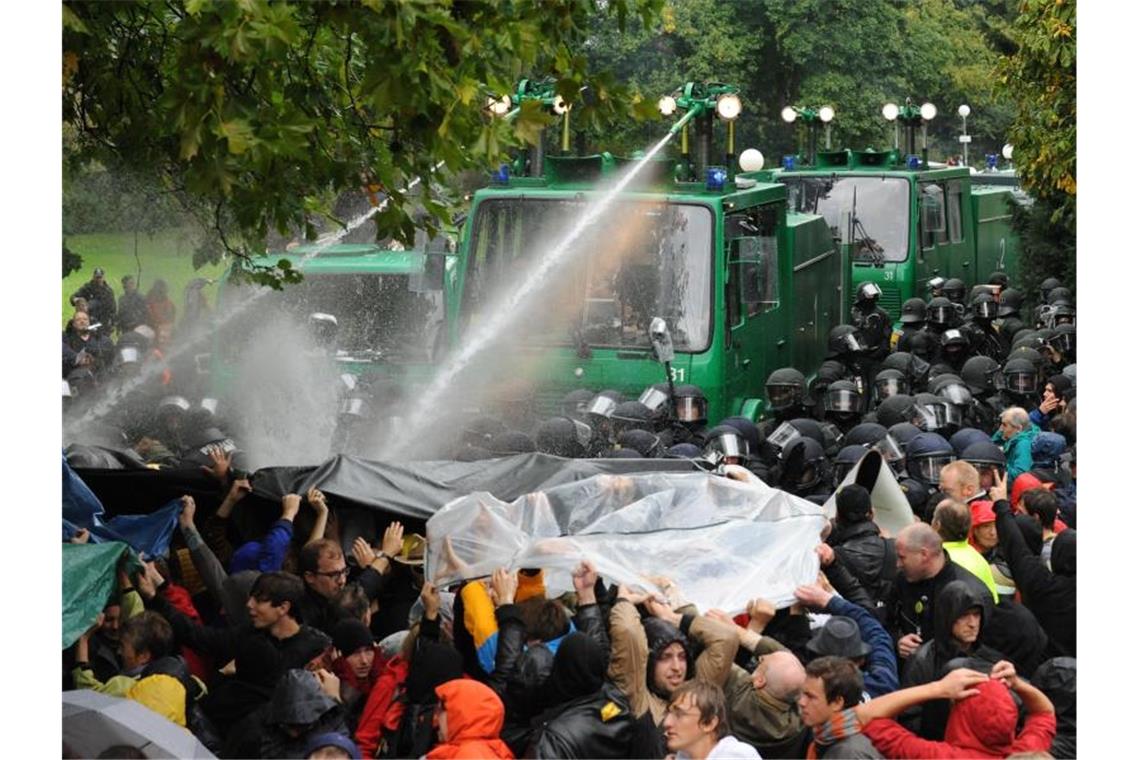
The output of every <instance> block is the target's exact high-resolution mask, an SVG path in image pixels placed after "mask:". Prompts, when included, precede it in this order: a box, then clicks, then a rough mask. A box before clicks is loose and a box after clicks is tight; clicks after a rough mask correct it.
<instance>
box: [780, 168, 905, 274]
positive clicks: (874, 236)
mask: <svg viewBox="0 0 1140 760" xmlns="http://www.w3.org/2000/svg"><path fill="white" fill-rule="evenodd" d="M780 181H781V182H783V183H784V184H785V185H787V186H788V208H789V210H792V211H799V212H803V213H808V214H819V215H820V216H822V217H823V218H824V219H826V220H827V224H828V226H829V227H831V229H832V232H833V234H835V235H836V236H837V237H839V238H840V239H841V240H842V241H843V242H844V243H848V244H850V245H851V247H852V248H851V250H852V254H851V255H852V258H857V259H877V258H879V257H881V258H882V259H883V260H885V261H906V257H907V241H908V231H909V229H910V193H909V183H908V182H907V181H906V180H905V179H903V178H901V177H843V176H836V175H832V176H829V177H791V176H787V175H784V176H782V177H780Z"/></svg>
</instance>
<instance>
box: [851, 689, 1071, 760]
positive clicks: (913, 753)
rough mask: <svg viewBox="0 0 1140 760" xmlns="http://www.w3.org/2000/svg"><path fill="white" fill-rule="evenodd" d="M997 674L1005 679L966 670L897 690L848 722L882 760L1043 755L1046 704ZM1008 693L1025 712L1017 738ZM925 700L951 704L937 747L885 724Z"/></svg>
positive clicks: (1048, 735) (1049, 723) (1052, 723)
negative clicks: (885, 759) (890, 759)
mask: <svg viewBox="0 0 1140 760" xmlns="http://www.w3.org/2000/svg"><path fill="white" fill-rule="evenodd" d="M1003 672H1005V673H1007V674H1008V675H1006V676H1005V677H1004V678H997V677H991V676H990V675H987V674H982V673H977V672H975V671H972V670H969V669H967V668H962V669H959V670H955V671H952V672H951V673H949V674H948V675H947V676H945V677H944V678H943V679H942V680H941V681H935V682H933V683H928V684H923V685H921V686H915V687H911V688H909V689H901V690H899V691H897V692H895V693H893V694H887V695H885V696H882V697H879V698H878V699H873V700H871V701H870V702H866V703H863V704H860V705H857V706H856V707H855V708H854V718H855V720H856V721H857V722H858V724H860V725H861V726H862V730H863V734H864V735H865V736H866V737H867V738H868V739H870V740H871V743H872V744H874V745H875V749H877V750H879V751H880V752H882V753H883V755H884V756H885V757H898V758H1000V757H1009V756H1011V755H1014V754H1017V753H1021V752H1025V753H1034V752H1045V751H1047V750H1048V749H1049V747H1050V745H1051V744H1052V743H1053V737H1054V735H1055V734H1056V732H1057V719H1056V716H1055V714H1054V710H1053V705H1052V703H1051V702H1050V701H1049V698H1048V697H1046V696H1045V695H1044V694H1043V693H1042V692H1041V690H1040V689H1038V688H1036V687H1035V686H1033V685H1032V684H1031V683H1029V682H1028V681H1026V680H1024V679H1022V678H1020V677H1018V676H1017V675H1015V674H1013V673H1012V671H1010V670H1008V669H1005V670H1004V671H1003ZM1007 684H1008V685H1007ZM1011 689H1012V690H1013V692H1014V693H1015V694H1017V696H1018V697H1019V698H1020V699H1021V701H1022V703H1023V704H1024V705H1025V707H1026V711H1027V712H1028V716H1027V717H1026V719H1025V724H1024V726H1023V727H1022V729H1021V731H1020V732H1018V730H1017V726H1018V722H1019V716H1018V708H1017V705H1016V704H1015V703H1014V701H1013V697H1012V696H1011V694H1010V690H1011ZM929 699H951V700H953V706H952V707H951V708H950V717H949V718H948V719H947V721H946V732H945V735H944V737H943V738H942V740H941V741H936V740H931V739H923V738H921V737H918V736H915V735H914V734H913V733H912V732H910V731H908V730H907V729H905V728H903V726H901V725H899V723H898V722H896V721H894V720H890V718H891V717H893V716H894V715H897V714H898V713H899V712H901V711H902V710H905V709H907V708H908V707H911V706H912V705H915V704H921V703H922V702H924V701H927V700H929Z"/></svg>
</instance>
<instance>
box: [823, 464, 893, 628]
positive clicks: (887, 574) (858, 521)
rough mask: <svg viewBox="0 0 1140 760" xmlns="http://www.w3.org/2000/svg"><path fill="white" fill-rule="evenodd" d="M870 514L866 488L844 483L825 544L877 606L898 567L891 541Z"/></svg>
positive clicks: (889, 588) (869, 502) (869, 500)
mask: <svg viewBox="0 0 1140 760" xmlns="http://www.w3.org/2000/svg"><path fill="white" fill-rule="evenodd" d="M873 517H874V514H873V512H872V509H871V495H870V494H869V493H868V492H867V489H866V488H863V486H860V485H857V484H851V485H848V486H845V487H844V488H843V489H842V490H840V491H839V493H837V494H836V495H835V528H834V530H832V531H831V534H830V535H829V536H828V537H827V543H828V545H830V546H831V547H832V548H833V549H834V550H835V553H836V554H838V555H839V557H840V558H841V559H842V560H843V564H844V565H845V566H846V567H847V569H848V570H850V571H851V573H852V574H853V575H854V576H855V578H856V580H858V581H859V585H860V586H862V587H863V589H864V590H866V591H867V593H868V594H870V596H871V598H872V599H873V600H874V602H875V603H876V605H877V606H879V607H880V608H881V606H882V604H883V602H884V601H885V600H886V599H887V597H888V596H890V593H891V589H892V588H893V586H894V582H895V576H896V575H897V574H898V567H897V564H896V563H897V557H896V554H895V546H894V544H895V542H894V541H893V540H892V539H889V538H883V537H882V536H881V535H880V534H879V526H878V525H875V523H874V522H873V521H872V520H873Z"/></svg>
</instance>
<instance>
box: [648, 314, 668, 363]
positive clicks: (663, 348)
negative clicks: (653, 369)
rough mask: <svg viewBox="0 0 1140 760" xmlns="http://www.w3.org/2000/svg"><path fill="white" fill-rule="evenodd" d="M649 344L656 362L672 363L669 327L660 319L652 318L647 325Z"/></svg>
mask: <svg viewBox="0 0 1140 760" xmlns="http://www.w3.org/2000/svg"><path fill="white" fill-rule="evenodd" d="M649 342H650V343H651V344H653V353H654V355H655V356H656V357H657V361H659V362H661V363H662V364H666V363H668V362H671V361H673V338H672V337H671V336H670V335H669V327H668V326H667V325H666V324H665V320H664V319H662V318H661V317H654V318H653V321H652V322H650V323H649Z"/></svg>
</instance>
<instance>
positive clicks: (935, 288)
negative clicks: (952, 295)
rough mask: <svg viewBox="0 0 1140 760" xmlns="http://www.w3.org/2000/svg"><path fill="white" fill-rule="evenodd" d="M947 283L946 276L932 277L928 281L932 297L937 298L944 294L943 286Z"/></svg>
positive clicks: (927, 285)
mask: <svg viewBox="0 0 1140 760" xmlns="http://www.w3.org/2000/svg"><path fill="white" fill-rule="evenodd" d="M945 285H946V278H945V277H931V278H930V280H928V281H927V283H926V289H927V290H929V291H930V297H931V298H937V297H938V296H940V295H942V288H943V287H944V286H945Z"/></svg>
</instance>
